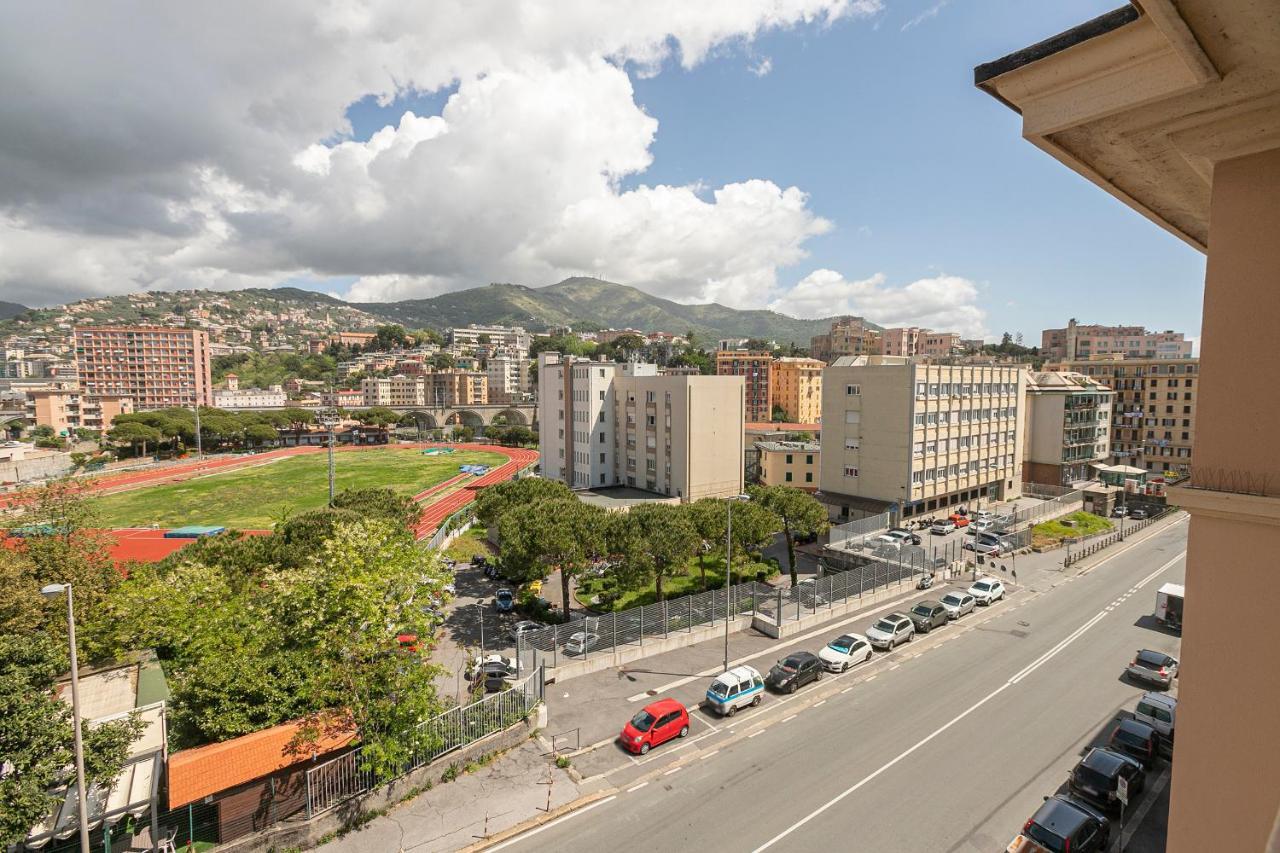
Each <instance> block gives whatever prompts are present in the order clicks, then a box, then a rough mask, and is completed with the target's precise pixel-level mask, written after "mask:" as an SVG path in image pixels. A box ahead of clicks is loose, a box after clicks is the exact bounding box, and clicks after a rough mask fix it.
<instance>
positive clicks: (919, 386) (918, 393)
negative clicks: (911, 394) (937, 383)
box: [916, 382, 925, 397]
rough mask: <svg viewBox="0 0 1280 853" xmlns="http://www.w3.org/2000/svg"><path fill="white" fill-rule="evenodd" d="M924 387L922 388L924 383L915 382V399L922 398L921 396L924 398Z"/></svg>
mask: <svg viewBox="0 0 1280 853" xmlns="http://www.w3.org/2000/svg"><path fill="white" fill-rule="evenodd" d="M924 387H925V386H924V383H923V382H917V383H916V396H917V397H923V396H924Z"/></svg>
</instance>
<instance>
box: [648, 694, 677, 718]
mask: <svg viewBox="0 0 1280 853" xmlns="http://www.w3.org/2000/svg"><path fill="white" fill-rule="evenodd" d="M644 709H645V710H646V711H648V712H649V713H650V714H652V715H653V716H655V717H661V716H662V715H663V714H666V713H669V712H671V711H683V710H684V705H681V704H680V702H679V701H677V700H675V699H672V698H671V697H670V696H667V697H665V698H663V699H659V700H658V701H657V702H650V703H649V704H648V705H645V706H644Z"/></svg>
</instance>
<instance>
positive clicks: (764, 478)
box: [755, 441, 822, 492]
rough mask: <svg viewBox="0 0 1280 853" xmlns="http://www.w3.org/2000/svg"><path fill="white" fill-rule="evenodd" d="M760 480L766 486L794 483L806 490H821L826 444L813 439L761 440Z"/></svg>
mask: <svg viewBox="0 0 1280 853" xmlns="http://www.w3.org/2000/svg"><path fill="white" fill-rule="evenodd" d="M755 446H756V450H757V451H759V453H760V482H761V483H762V484H763V485H766V486H790V487H792V488H794V489H803V490H804V491H806V492H816V491H817V490H818V474H819V473H820V472H819V468H820V467H821V463H820V460H821V458H822V445H821V444H818V443H817V442H812V441H757V442H756V445H755Z"/></svg>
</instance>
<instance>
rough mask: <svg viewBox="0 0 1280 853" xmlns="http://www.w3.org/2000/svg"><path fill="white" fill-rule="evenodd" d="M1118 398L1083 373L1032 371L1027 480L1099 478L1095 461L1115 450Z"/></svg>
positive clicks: (1065, 483) (1024, 467)
mask: <svg viewBox="0 0 1280 853" xmlns="http://www.w3.org/2000/svg"><path fill="white" fill-rule="evenodd" d="M1114 398H1115V392H1114V391H1112V390H1111V389H1110V388H1109V387H1107V385H1106V384H1105V383H1102V382H1100V381H1098V380H1097V379H1094V378H1092V377H1089V376H1085V375H1084V374H1081V373H1074V372H1070V371H1063V372H1041V373H1032V374H1031V375H1030V376H1029V377H1028V381H1027V417H1026V429H1025V432H1024V434H1025V437H1026V438H1025V442H1024V445H1023V457H1022V479H1023V481H1024V482H1028V483H1045V484H1047V485H1051V486H1069V485H1071V484H1072V483H1076V482H1080V481H1083V480H1093V479H1097V478H1096V472H1095V470H1094V466H1095V465H1105V464H1107V460H1108V458H1109V456H1110V453H1111V441H1110V436H1111V409H1112V401H1113V400H1114Z"/></svg>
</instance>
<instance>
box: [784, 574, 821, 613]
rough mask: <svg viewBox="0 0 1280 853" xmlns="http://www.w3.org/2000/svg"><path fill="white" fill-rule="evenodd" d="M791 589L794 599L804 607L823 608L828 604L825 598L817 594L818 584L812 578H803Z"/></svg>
mask: <svg viewBox="0 0 1280 853" xmlns="http://www.w3.org/2000/svg"><path fill="white" fill-rule="evenodd" d="M791 589H792V594H793V595H794V596H795V598H796V599H797V600H799V601H800V603H801V604H803V605H804V606H805V607H825V606H826V605H827V604H828V603H829V602H828V601H827V597H826V596H825V595H823V594H822V593H820V592H818V582H817V581H816V580H814V579H813V578H805V579H804V580H802V581H800V583H798V584H796V585H795V586H794V587H792V588H791Z"/></svg>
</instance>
